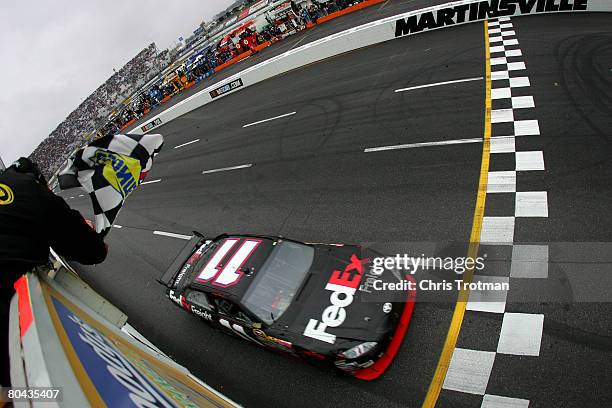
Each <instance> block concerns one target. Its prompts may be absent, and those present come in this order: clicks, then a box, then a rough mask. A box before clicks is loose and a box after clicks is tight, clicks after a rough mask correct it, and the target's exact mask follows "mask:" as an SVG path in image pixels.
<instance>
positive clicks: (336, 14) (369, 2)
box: [317, 0, 387, 24]
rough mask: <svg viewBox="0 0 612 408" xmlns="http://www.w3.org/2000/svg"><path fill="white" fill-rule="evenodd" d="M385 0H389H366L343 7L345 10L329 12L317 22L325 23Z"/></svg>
mask: <svg viewBox="0 0 612 408" xmlns="http://www.w3.org/2000/svg"><path fill="white" fill-rule="evenodd" d="M385 1H387V0H367V1H364V2H363V3H358V4H355V5H354V6H351V7H347V8H345V9H343V10H338V11H334V12H333V13H329V14H328V15H326V16H323V17H321V18H318V19H317V24H321V23H324V22H326V21H329V20H333V19H334V18H337V17H340V16H344V15H346V14H350V13H353V12H355V11H358V10H362V9H364V8H367V7H371V6H375V5H377V4H379V3H382V2H385Z"/></svg>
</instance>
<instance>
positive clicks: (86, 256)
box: [44, 190, 107, 265]
mask: <svg viewBox="0 0 612 408" xmlns="http://www.w3.org/2000/svg"><path fill="white" fill-rule="evenodd" d="M44 196H45V200H46V201H47V205H46V207H47V208H48V210H49V211H48V214H49V222H48V225H47V233H48V234H49V241H50V243H51V247H52V248H53V250H54V251H55V252H57V253H58V254H59V255H62V256H65V257H66V258H68V259H70V260H74V261H76V262H79V263H82V264H85V265H93V264H98V263H101V262H102V261H104V259H105V258H106V252H107V249H106V245H105V244H104V240H103V239H102V236H101V235H99V234H98V233H96V232H95V231H94V230H93V229H91V228H90V227H89V225H87V223H86V222H85V219H84V218H83V216H82V215H81V213H79V212H78V211H76V210H73V209H71V208H70V207H69V206H68V204H66V202H65V201H64V200H63V199H62V198H61V197H58V196H56V195H55V194H53V193H52V192H51V191H48V190H45V193H44Z"/></svg>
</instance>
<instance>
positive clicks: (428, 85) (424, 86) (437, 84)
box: [395, 77, 484, 92]
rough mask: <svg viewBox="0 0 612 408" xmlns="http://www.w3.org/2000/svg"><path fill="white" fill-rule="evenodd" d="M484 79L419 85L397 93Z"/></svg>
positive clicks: (476, 78)
mask: <svg viewBox="0 0 612 408" xmlns="http://www.w3.org/2000/svg"><path fill="white" fill-rule="evenodd" d="M483 79H484V77H475V78H465V79H456V80H453V81H444V82H436V83H433V84H425V85H417V86H411V87H410V88H401V89H396V90H395V92H405V91H412V90H414V89H422V88H431V87H432V86H440V85H449V84H458V83H460V82H470V81H480V80H483Z"/></svg>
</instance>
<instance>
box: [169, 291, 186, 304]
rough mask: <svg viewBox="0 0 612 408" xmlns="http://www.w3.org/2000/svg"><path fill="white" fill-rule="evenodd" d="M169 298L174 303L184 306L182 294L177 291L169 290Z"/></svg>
mask: <svg viewBox="0 0 612 408" xmlns="http://www.w3.org/2000/svg"><path fill="white" fill-rule="evenodd" d="M168 298H170V300H171V301H173V302H174V303H176V304H177V305H179V306H182V305H183V304H182V303H181V296H180V295H179V296H177V295H176V292H175V291H173V290H169V291H168Z"/></svg>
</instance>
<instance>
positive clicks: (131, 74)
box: [30, 43, 168, 175]
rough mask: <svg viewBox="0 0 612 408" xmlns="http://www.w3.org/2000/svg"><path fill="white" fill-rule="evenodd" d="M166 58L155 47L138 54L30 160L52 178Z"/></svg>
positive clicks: (52, 134) (40, 146)
mask: <svg viewBox="0 0 612 408" xmlns="http://www.w3.org/2000/svg"><path fill="white" fill-rule="evenodd" d="M166 55H167V52H166V53H159V52H158V51H157V47H156V46H155V44H154V43H152V44H150V45H149V46H148V47H146V48H145V49H143V50H142V51H141V52H139V53H138V55H136V56H135V57H134V58H132V59H131V60H130V61H129V62H128V63H127V64H125V65H124V66H123V67H122V68H121V69H119V70H118V71H116V72H115V73H114V74H113V75H112V76H111V77H110V78H109V79H108V80H107V81H106V82H104V83H103V84H102V85H101V86H100V87H98V89H96V90H95V91H94V92H93V93H92V94H91V95H89V96H88V97H87V98H86V99H85V100H84V101H83V102H82V103H81V104H80V105H79V106H78V107H77V108H76V109H75V110H74V111H72V112H71V113H70V114H69V115H68V117H67V118H66V119H65V120H64V121H63V122H62V123H60V124H59V125H58V126H57V127H56V128H55V130H53V131H52V132H51V134H50V135H49V137H47V138H45V139H44V140H43V141H42V142H41V143H40V144H39V145H38V147H37V148H36V149H35V150H34V151H33V152H32V154H31V155H30V158H31V159H33V160H35V161H36V162H38V163H39V165H40V167H41V169H43V171H44V172H45V173H46V174H47V175H50V174H52V173H53V172H54V171H55V170H57V167H58V166H59V165H61V163H62V162H63V161H64V160H65V159H66V158H67V156H68V155H69V154H70V153H72V151H74V150H75V149H76V148H77V147H79V145H80V144H82V143H83V138H84V136H86V135H88V134H91V133H93V132H95V130H96V129H98V128H100V127H102V126H104V125H105V124H106V122H107V121H108V119H109V115H110V114H111V113H112V111H113V110H114V109H115V108H116V107H117V106H118V105H119V104H120V103H121V102H122V101H123V100H125V99H126V98H127V97H129V96H130V95H131V94H132V93H133V92H135V91H136V90H137V89H139V87H141V86H143V85H144V84H145V83H146V82H147V81H149V80H150V79H152V78H153V77H155V76H156V75H157V74H158V73H159V72H160V71H161V70H162V69H163V68H165V66H166V65H167V64H168V61H167V60H166Z"/></svg>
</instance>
